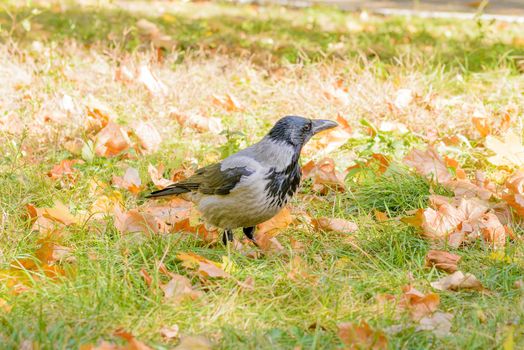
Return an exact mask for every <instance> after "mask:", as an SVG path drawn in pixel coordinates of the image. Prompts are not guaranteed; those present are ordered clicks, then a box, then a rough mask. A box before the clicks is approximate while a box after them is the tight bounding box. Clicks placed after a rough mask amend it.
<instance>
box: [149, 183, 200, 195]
mask: <svg viewBox="0 0 524 350" xmlns="http://www.w3.org/2000/svg"><path fill="white" fill-rule="evenodd" d="M187 192H190V190H189V189H187V188H184V187H181V186H176V185H175V186H173V187H171V186H170V187H166V188H164V189H163V190H158V191H154V192H151V193H150V194H149V195H147V196H146V198H156V197H164V196H176V195H178V194H182V193H187Z"/></svg>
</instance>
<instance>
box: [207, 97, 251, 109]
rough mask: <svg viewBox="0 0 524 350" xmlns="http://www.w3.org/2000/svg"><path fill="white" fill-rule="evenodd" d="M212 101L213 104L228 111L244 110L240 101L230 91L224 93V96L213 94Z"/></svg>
mask: <svg viewBox="0 0 524 350" xmlns="http://www.w3.org/2000/svg"><path fill="white" fill-rule="evenodd" d="M212 101H213V103H214V104H215V105H217V106H220V107H222V108H224V109H225V110H226V111H229V112H236V111H242V110H244V107H243V106H242V104H241V103H240V101H239V100H238V99H237V98H236V97H235V96H234V95H233V94H230V93H226V94H225V95H224V96H219V95H213V96H212Z"/></svg>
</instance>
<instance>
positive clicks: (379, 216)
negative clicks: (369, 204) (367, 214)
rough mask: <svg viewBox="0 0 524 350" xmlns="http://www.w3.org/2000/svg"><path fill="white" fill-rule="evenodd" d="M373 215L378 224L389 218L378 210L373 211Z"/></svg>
mask: <svg viewBox="0 0 524 350" xmlns="http://www.w3.org/2000/svg"><path fill="white" fill-rule="evenodd" d="M373 213H374V214H375V220H377V221H378V222H384V221H388V220H389V216H388V214H387V213H384V212H382V211H380V210H376V209H375V210H373Z"/></svg>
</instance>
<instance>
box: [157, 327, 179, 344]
mask: <svg viewBox="0 0 524 350" xmlns="http://www.w3.org/2000/svg"><path fill="white" fill-rule="evenodd" d="M160 335H161V336H162V337H163V338H165V339H167V340H173V339H178V337H179V336H180V329H179V328H178V325H176V324H174V325H172V326H170V327H167V326H164V327H162V328H161V329H160Z"/></svg>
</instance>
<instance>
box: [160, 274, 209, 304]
mask: <svg viewBox="0 0 524 350" xmlns="http://www.w3.org/2000/svg"><path fill="white" fill-rule="evenodd" d="M169 276H170V277H171V280H170V281H169V282H167V283H166V284H163V285H161V286H160V288H161V289H162V290H163V291H164V297H165V298H166V300H168V301H170V302H172V303H180V302H182V301H184V300H195V299H197V298H200V297H201V296H202V292H199V291H196V290H194V289H193V286H192V285H191V281H189V279H188V278H187V277H185V276H182V275H178V274H175V273H169Z"/></svg>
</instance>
